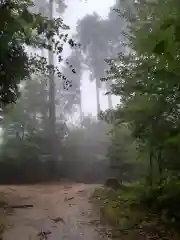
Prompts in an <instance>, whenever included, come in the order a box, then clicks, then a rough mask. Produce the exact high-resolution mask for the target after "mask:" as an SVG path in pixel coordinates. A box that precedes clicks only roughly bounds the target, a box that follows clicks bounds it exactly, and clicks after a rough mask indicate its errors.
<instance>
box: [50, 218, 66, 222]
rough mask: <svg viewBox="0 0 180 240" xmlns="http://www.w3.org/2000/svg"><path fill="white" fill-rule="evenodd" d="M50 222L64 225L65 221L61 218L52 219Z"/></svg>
mask: <svg viewBox="0 0 180 240" xmlns="http://www.w3.org/2000/svg"><path fill="white" fill-rule="evenodd" d="M52 221H53V222H55V223H58V222H62V223H65V221H64V219H63V218H62V217H57V218H52Z"/></svg>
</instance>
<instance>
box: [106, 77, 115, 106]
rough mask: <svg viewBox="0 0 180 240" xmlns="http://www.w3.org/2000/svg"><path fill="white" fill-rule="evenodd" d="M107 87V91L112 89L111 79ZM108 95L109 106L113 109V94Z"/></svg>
mask: <svg viewBox="0 0 180 240" xmlns="http://www.w3.org/2000/svg"><path fill="white" fill-rule="evenodd" d="M106 88H107V92H110V91H111V83H110V82H109V81H107V82H106ZM107 97H108V108H109V109H112V108H113V106H112V96H111V94H108V95H107Z"/></svg>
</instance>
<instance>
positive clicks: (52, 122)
mask: <svg viewBox="0 0 180 240" xmlns="http://www.w3.org/2000/svg"><path fill="white" fill-rule="evenodd" d="M49 19H50V20H52V19H53V0H49ZM49 45H50V46H53V43H52V40H51V39H50V40H49ZM48 58H49V65H50V66H54V55H53V51H51V50H49V51H48ZM49 137H50V143H51V153H52V162H51V164H52V165H51V168H52V169H51V170H52V174H54V173H55V171H56V161H57V153H56V109H55V79H54V72H53V71H52V69H50V71H49Z"/></svg>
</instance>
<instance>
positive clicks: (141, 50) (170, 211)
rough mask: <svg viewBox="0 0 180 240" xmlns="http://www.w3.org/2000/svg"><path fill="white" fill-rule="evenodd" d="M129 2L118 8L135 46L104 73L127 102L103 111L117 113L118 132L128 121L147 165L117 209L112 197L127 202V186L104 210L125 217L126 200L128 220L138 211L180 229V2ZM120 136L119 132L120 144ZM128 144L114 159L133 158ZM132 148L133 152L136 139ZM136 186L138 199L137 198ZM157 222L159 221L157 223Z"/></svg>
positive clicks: (138, 161)
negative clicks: (126, 148) (124, 7)
mask: <svg viewBox="0 0 180 240" xmlns="http://www.w3.org/2000/svg"><path fill="white" fill-rule="evenodd" d="M124 4H126V3H124ZM129 6H130V8H129V9H127V8H126V10H127V12H123V13H122V11H121V9H120V10H117V12H119V13H120V14H121V16H123V17H125V18H126V19H127V21H128V34H126V36H127V42H128V44H127V48H128V49H129V51H128V52H126V53H125V54H120V55H119V56H118V57H117V58H116V59H112V60H111V61H109V65H110V66H111V69H110V71H109V74H108V77H107V79H103V80H109V79H110V80H112V81H113V84H112V89H111V91H112V93H114V94H116V95H117V96H120V97H121V104H120V105H119V106H118V107H117V108H116V109H115V110H114V111H113V110H112V111H107V112H106V113H104V115H103V117H105V118H106V119H108V116H109V114H111V115H110V116H113V118H112V120H113V124H114V131H115V132H116V133H117V131H118V129H120V128H122V126H124V125H125V126H126V127H127V129H128V130H129V132H130V136H131V137H132V139H134V144H135V146H136V147H135V149H136V154H134V153H133V156H134V161H131V162H133V163H134V165H135V166H138V168H139V167H140V168H141V169H143V174H141V175H138V174H137V176H136V180H137V179H138V177H139V181H140V183H139V186H138V188H137V186H136V187H135V186H134V187H133V186H131V190H129V191H128V192H129V193H130V195H128V197H127V203H124V202H123V204H122V205H121V204H120V209H119V211H114V212H112V209H113V204H112V201H113V200H114V199H115V200H116V201H117V202H118V204H119V203H121V199H123V198H124V195H125V196H126V194H127V192H121V193H119V194H118V193H117V197H116V196H114V195H113V194H111V193H109V192H108V195H107V197H108V202H109V203H106V204H105V208H104V212H105V213H106V215H107V217H108V218H110V219H111V217H112V216H111V214H112V215H113V216H114V214H115V216H114V220H113V221H115V222H117V221H120V222H121V218H122V215H121V209H122V208H123V209H124V204H125V206H126V205H127V206H128V208H130V213H131V214H130V215H129V214H128V212H127V215H128V216H129V220H128V221H127V222H128V223H129V222H130V223H131V222H134V220H133V214H135V216H136V212H137V211H138V213H139V212H140V213H142V214H145V217H146V218H149V216H150V217H151V218H150V219H151V220H153V222H154V219H156V218H157V219H160V221H158V222H159V223H158V226H159V225H160V224H163V226H166V227H167V229H176V230H179V226H180V209H179V201H180V185H179V183H180V179H179V170H180V165H179V163H180V162H179V152H180V144H179V136H180V114H179V112H180V111H179V99H180V95H179V93H180V88H179V86H180V85H179V66H180V58H179V56H180V55H179V53H180V38H179V31H178V29H179V20H180V10H179V2H178V1H176V0H167V1H163V2H162V1H158V0H157V1H138V2H136V3H134V4H131V5H129ZM127 13H128V14H127ZM129 13H131V14H129ZM119 139H120V138H116V136H114V137H113V139H112V146H113V147H114V149H116V146H117V144H119V143H118V141H119ZM126 142H127V141H126V140H125V141H124V146H126ZM124 146H123V147H119V148H117V150H116V152H114V153H113V154H111V155H110V156H111V161H112V162H113V161H115V160H116V159H118V161H119V166H120V165H122V163H125V162H129V160H131V159H132V157H128V159H127V158H126V156H124V151H121V149H122V150H123V149H124V148H125V147H124ZM111 151H112V147H111ZM114 151H115V150H114ZM126 152H128V153H129V154H130V153H132V149H131V146H130V145H129V148H128V150H127V151H126ZM133 169H134V168H133ZM122 171H123V170H122ZM126 171H127V170H126ZM127 172H128V174H129V176H131V175H132V172H133V171H132V168H131V167H128V171H127ZM141 172H142V171H141ZM132 192H133V198H134V199H133V201H135V204H134V203H133V204H132V202H131V193H132ZM104 194H105V195H106V193H103V194H102V195H104ZM100 195H101V193H100ZM119 198H120V199H119ZM132 206H133V209H131V207H132ZM109 208H110V209H111V210H109ZM125 209H126V207H125ZM123 211H124V210H123ZM110 213H111V214H110ZM118 214H119V215H118ZM151 215H152V216H151ZM135 219H138V217H135ZM146 222H147V221H146ZM137 224H139V223H138V222H137ZM156 226H157V223H156V224H155V225H154V229H155V228H156ZM166 235H167V232H166V231H165V232H164V236H166ZM157 239H158V238H157ZM160 239H162V236H161V237H160ZM170 239H171V238H170Z"/></svg>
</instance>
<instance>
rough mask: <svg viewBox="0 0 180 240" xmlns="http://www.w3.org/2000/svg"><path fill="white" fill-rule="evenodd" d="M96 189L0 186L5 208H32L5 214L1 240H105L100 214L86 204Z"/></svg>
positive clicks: (65, 185)
mask: <svg viewBox="0 0 180 240" xmlns="http://www.w3.org/2000/svg"><path fill="white" fill-rule="evenodd" d="M96 187H97V186H96V185H85V184H71V185H70V184H65V183H63V184H49V185H31V186H0V192H2V193H3V194H4V195H5V198H6V201H7V202H8V204H10V205H18V204H33V205H34V207H33V208H27V209H24V208H23V209H14V210H13V211H12V212H11V214H8V216H7V226H6V230H5V232H4V235H3V240H14V239H18V240H36V239H37V240H38V239H39V240H43V239H47V240H99V239H105V240H107V239H108V237H107V236H105V235H104V234H102V232H101V226H100V224H99V218H100V217H99V214H98V213H95V211H93V207H92V204H91V203H90V202H89V196H90V194H91V193H92V191H93V190H94V189H95V188H96Z"/></svg>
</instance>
